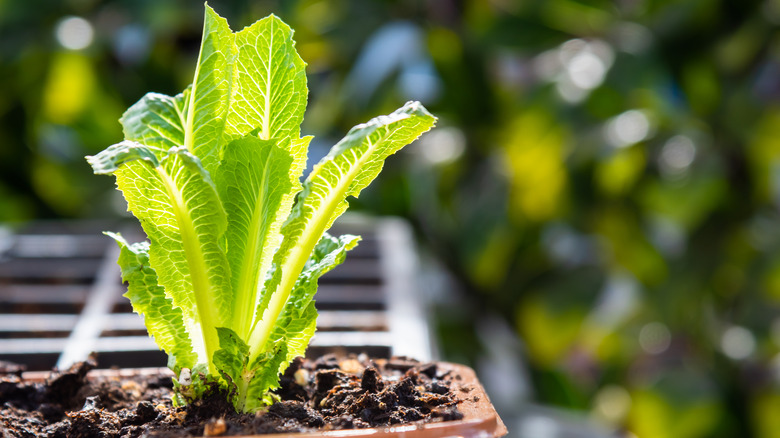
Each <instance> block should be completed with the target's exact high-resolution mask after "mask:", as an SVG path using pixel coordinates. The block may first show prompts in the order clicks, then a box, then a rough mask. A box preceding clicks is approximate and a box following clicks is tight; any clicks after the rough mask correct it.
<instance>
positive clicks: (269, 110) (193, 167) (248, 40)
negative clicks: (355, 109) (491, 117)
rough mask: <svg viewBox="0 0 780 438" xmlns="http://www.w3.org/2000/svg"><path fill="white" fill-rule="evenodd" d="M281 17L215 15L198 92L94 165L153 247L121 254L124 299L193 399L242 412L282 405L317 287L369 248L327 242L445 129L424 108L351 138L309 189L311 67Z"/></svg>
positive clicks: (209, 18)
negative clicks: (388, 164)
mask: <svg viewBox="0 0 780 438" xmlns="http://www.w3.org/2000/svg"><path fill="white" fill-rule="evenodd" d="M292 35H293V31H292V30H291V29H290V28H289V27H288V26H287V25H286V24H285V23H284V22H282V21H281V20H280V19H279V18H277V17H276V16H274V15H271V16H268V17H266V18H264V19H262V20H260V21H258V22H256V23H255V24H253V25H251V26H249V27H246V28H244V29H243V30H241V31H240V32H235V33H234V32H232V31H231V30H230V28H229V26H228V24H227V21H226V20H225V19H223V18H222V17H220V16H219V15H217V14H216V12H214V10H212V9H211V8H210V7H208V5H206V14H205V24H204V31H203V42H202V45H201V49H200V54H199V58H198V64H197V67H196V69H195V77H194V80H193V83H192V85H191V86H189V87H188V88H187V89H186V90H184V92H182V93H181V94H178V95H176V96H173V97H171V96H165V95H161V94H157V93H149V94H147V95H146V96H144V97H143V98H142V99H141V100H140V101H139V102H137V103H136V104H134V105H133V106H131V107H130V108H129V109H128V110H127V111H126V112H125V114H124V115H123V116H122V118H121V123H122V126H123V128H124V135H125V140H124V141H122V142H120V143H118V144H115V145H112V146H110V147H108V148H107V149H106V150H104V151H102V152H100V153H99V154H97V155H95V156H90V157H87V160H88V162H89V163H90V164H91V165H92V168H93V171H94V172H95V173H96V174H113V175H115V176H116V180H117V186H118V188H119V190H121V191H122V193H123V194H124V196H125V199H126V200H127V203H128V208H129V210H130V211H131V212H132V213H133V214H134V215H135V216H136V217H137V218H138V219H139V220H140V222H141V225H142V226H143V229H144V231H145V232H146V235H147V237H148V239H149V243H148V244H147V243H146V242H142V243H136V244H132V245H131V244H128V243H127V242H125V241H124V239H123V238H122V237H121V236H119V235H118V234H113V233H107V234H109V235H110V236H112V237H113V238H114V239H116V240H117V242H118V244H119V245H120V248H121V255H120V258H119V265H120V266H121V268H122V278H123V280H124V281H126V282H128V283H129V287H128V293H127V294H126V296H127V297H128V298H129V299H130V301H131V302H132V304H133V307H134V309H135V311H136V312H138V313H140V314H142V315H143V316H144V320H145V323H146V326H147V329H148V331H149V334H150V335H151V336H153V337H154V339H155V340H156V341H157V344H158V345H159V346H160V348H162V349H164V350H165V351H166V353H167V354H168V356H169V358H170V361H169V366H170V367H171V368H172V369H173V370H174V372H175V373H176V375H177V376H178V380H177V381H176V388H177V391H178V397H179V399H180V401H187V400H192V399H193V398H197V397H198V396H200V395H201V394H202V391H203V390H204V388H206V387H207V385H206V384H207V383H209V382H216V383H217V384H219V385H221V386H222V387H223V388H225V390H226V393H228V394H229V397H230V398H231V401H232V402H233V404H234V406H235V407H236V409H237V410H239V411H245V412H251V411H255V410H257V409H259V408H261V407H262V406H264V405H266V404H267V403H269V402H270V401H271V400H272V397H271V395H270V391H271V390H272V389H274V388H276V387H278V384H279V383H278V379H279V377H278V376H279V373H280V372H282V371H284V369H285V368H286V367H287V366H288V364H289V363H290V361H291V360H292V359H293V358H295V357H296V356H300V355H303V354H304V352H305V350H306V347H307V345H308V343H309V340H310V339H311V337H312V336H313V334H314V330H315V326H316V320H317V310H316V309H315V307H314V301H313V296H314V293H315V292H316V288H317V280H318V279H319V277H320V276H322V275H323V274H325V273H326V272H328V271H329V270H331V269H332V268H333V267H335V266H336V265H338V264H339V263H341V262H343V260H344V258H345V256H346V251H348V250H349V249H351V248H353V247H354V246H355V245H357V243H358V241H359V239H360V238H359V237H357V236H351V235H347V236H341V237H339V238H335V237H331V236H329V235H328V234H327V233H326V231H327V230H328V228H330V226H331V225H332V224H333V221H334V220H336V218H338V217H339V216H340V215H341V214H342V213H343V212H344V211H345V210H346V209H347V206H348V203H347V197H349V196H358V194H359V193H360V191H361V190H362V189H363V188H365V187H366V186H367V185H368V184H369V183H370V182H371V181H372V180H373V179H374V178H375V177H376V176H377V175H378V174H379V172H380V171H381V170H382V165H383V163H384V160H385V159H386V158H387V157H388V156H389V155H391V154H393V153H395V152H396V151H398V150H399V149H400V148H402V147H403V146H405V145H406V144H408V143H411V142H412V141H414V140H415V139H416V138H417V137H419V136H420V135H421V134H422V133H423V132H425V131H427V130H429V129H430V128H431V127H432V126H433V125H434V123H435V121H436V118H435V117H433V116H432V115H431V114H430V113H429V112H428V111H427V110H426V109H425V108H424V107H423V106H422V105H421V104H420V103H419V102H409V103H407V104H406V105H404V106H403V107H402V108H400V109H398V110H397V111H395V112H393V113H392V114H390V115H387V116H380V117H377V118H375V119H372V120H370V121H369V122H368V123H365V124H362V125H358V126H356V127H354V128H353V129H352V130H351V131H350V132H349V133H348V134H347V136H346V137H345V138H344V139H343V140H341V141H340V142H339V143H338V144H336V145H335V146H334V147H333V148H332V149H331V151H330V153H329V154H328V155H327V156H326V157H325V158H323V159H322V160H321V161H320V162H319V164H317V165H316V166H315V167H314V170H313V171H312V173H311V174H310V175H309V176H308V178H307V179H306V181H305V182H304V183H303V184H301V183H300V177H301V174H302V172H303V169H304V167H305V165H306V156H307V149H308V145H309V142H310V140H311V137H301V135H300V134H301V133H300V124H301V122H302V120H303V114H304V111H305V109H306V100H307V93H308V90H307V86H306V74H305V66H306V64H305V63H304V62H303V60H302V59H301V58H300V56H298V53H297V52H296V50H295V43H294V41H293V39H292Z"/></svg>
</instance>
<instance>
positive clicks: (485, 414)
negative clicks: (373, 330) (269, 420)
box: [22, 362, 507, 438]
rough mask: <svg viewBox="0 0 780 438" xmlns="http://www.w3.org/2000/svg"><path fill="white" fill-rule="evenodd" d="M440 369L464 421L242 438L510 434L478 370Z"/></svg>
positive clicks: (102, 374)
mask: <svg viewBox="0 0 780 438" xmlns="http://www.w3.org/2000/svg"><path fill="white" fill-rule="evenodd" d="M437 367H438V368H439V369H440V370H442V371H445V372H446V371H451V372H452V375H453V376H458V377H459V378H458V377H455V378H454V379H453V380H452V390H453V392H454V393H455V394H456V395H457V396H458V397H459V398H460V399H462V402H461V403H460V404H459V405H458V409H459V410H460V411H461V412H462V413H463V419H461V420H457V421H444V422H439V423H428V424H422V425H417V424H413V425H400V426H392V427H383V428H370V429H349V430H333V431H323V432H319V433H297V434H273V435H252V436H251V437H250V436H244V437H239V438H252V437H254V438H261V437H263V438H282V437H290V438H315V437H333V438H336V437H345V438H346V437H368V436H371V437H372V438H391V437H404V438H426V437H431V438H433V437H464V438H468V437H473V438H477V437H479V438H485V437H501V436H504V435H506V434H507V429H506V426H504V423H503V421H501V418H499V416H498V414H497V413H496V410H495V408H493V404H492V403H491V402H490V399H489V398H488V396H487V394H486V393H485V389H484V388H483V387H482V385H481V384H480V383H479V380H478V379H477V376H476V374H475V373H474V370H472V369H471V368H469V367H467V366H464V365H458V364H453V363H449V362H437ZM160 374H167V375H172V374H171V371H170V370H169V369H167V368H134V369H119V370H116V369H113V370H93V371H90V373H89V374H88V377H89V378H90V379H95V380H104V379H105V380H111V379H123V378H131V377H136V376H158V375H160ZM48 376H49V373H48V372H42V371H31V372H26V373H24V374H23V376H22V378H23V379H24V380H27V381H43V380H45V379H46V378H47V377H48Z"/></svg>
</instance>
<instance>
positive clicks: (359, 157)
mask: <svg viewBox="0 0 780 438" xmlns="http://www.w3.org/2000/svg"><path fill="white" fill-rule="evenodd" d="M435 121H436V118H435V117H433V116H432V115H431V114H430V113H429V112H428V111H427V110H426V109H425V107H423V106H422V105H421V104H420V103H419V102H409V103H407V104H406V105H404V106H403V107H402V108H399V109H398V110H396V111H395V112H393V113H392V114H390V115H388V116H380V117H377V118H374V119H372V120H370V121H369V122H368V123H365V124H362V125H358V126H355V127H354V128H352V129H351V130H350V132H349V133H348V134H347V136H346V137H344V139H342V140H341V141H340V142H339V143H338V144H336V145H335V146H333V148H332V149H331V151H330V152H329V153H328V155H327V156H325V158H323V159H322V160H321V161H320V162H319V163H318V164H317V165H316V166H315V167H314V170H313V171H312V173H311V175H309V177H308V178H307V179H306V183H305V184H304V188H303V191H302V192H301V194H300V195H299V199H298V201H297V203H296V204H295V206H294V208H293V211H292V213H291V214H290V217H289V218H288V219H287V221H286V222H285V224H284V226H283V227H282V234H283V235H284V240H283V241H282V245H281V247H280V248H279V250H278V251H277V252H276V255H275V256H274V264H275V265H276V266H277V269H276V271H275V272H274V275H273V277H272V278H271V280H270V281H269V282H268V283H267V285H266V291H265V292H264V293H265V294H268V296H269V297H270V298H269V299H268V305H267V307H262V308H259V309H258V311H259V312H262V316H261V318H260V321H259V322H258V323H257V324H256V325H255V326H254V328H253V330H252V333H251V334H250V338H249V347H250V356H251V357H255V356H256V355H258V354H260V353H262V352H263V351H264V350H265V348H266V344H267V343H268V342H269V340H271V338H270V336H271V333H272V331H273V329H274V325H275V324H276V321H277V319H278V318H279V315H280V314H281V312H282V310H283V308H284V306H285V303H286V302H287V300H288V299H289V297H290V293H291V292H292V290H293V287H294V286H295V283H296V282H297V279H298V276H299V275H300V273H301V271H302V270H303V268H304V265H305V263H306V261H307V260H308V258H309V254H311V253H312V251H313V250H314V246H315V245H316V244H317V242H318V241H319V239H320V237H322V235H323V233H324V232H325V230H327V229H328V228H330V226H331V225H332V224H333V221H335V220H336V218H338V217H339V216H340V215H341V214H342V213H343V212H344V211H345V210H346V209H347V207H348V206H349V204H348V202H347V197H348V196H355V197H357V196H358V195H359V194H360V191H361V190H363V188H365V187H366V186H368V184H369V183H371V181H373V179H374V178H375V177H376V176H377V175H378V174H379V172H380V171H381V170H382V167H383V165H384V160H385V159H386V158H387V157H388V156H390V155H391V154H393V153H395V152H396V151H398V150H399V149H400V148H402V147H403V146H405V145H407V144H409V143H411V142H412V141H414V140H415V139H417V137H419V136H420V135H421V134H422V133H424V132H425V131H427V130H429V129H430V128H431V127H432V126H433V125H434V123H435Z"/></svg>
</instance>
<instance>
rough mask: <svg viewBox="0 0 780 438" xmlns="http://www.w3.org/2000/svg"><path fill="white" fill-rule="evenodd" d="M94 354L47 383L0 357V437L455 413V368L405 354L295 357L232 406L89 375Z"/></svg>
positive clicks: (308, 425) (158, 385)
mask: <svg viewBox="0 0 780 438" xmlns="http://www.w3.org/2000/svg"><path fill="white" fill-rule="evenodd" d="M94 366H95V361H94V359H91V360H88V361H86V362H82V363H78V364H76V365H74V366H73V367H71V368H70V369H69V370H67V371H65V372H53V373H52V375H51V377H50V378H49V379H48V380H47V381H46V382H45V383H40V382H26V381H24V380H23V379H22V378H21V376H22V374H21V371H20V370H19V369H17V368H14V367H11V366H5V367H3V366H0V438H10V437H25V438H26V437H63V438H64V437H77V438H81V437H105V438H109V437H122V438H126V437H127V438H130V437H141V436H144V437H185V436H230V435H253V434H267V433H294V432H314V431H318V430H335V429H355V428H367V427H378V426H379V427H381V426H391V425H396V424H401V423H412V424H415V423H427V422H436V421H448V420H457V419H460V418H461V417H462V414H461V413H460V412H459V411H458V409H457V405H458V398H457V396H456V395H455V394H454V393H453V392H452V391H451V390H450V386H451V382H452V380H453V379H457V378H458V376H453V375H451V373H448V372H441V371H440V370H439V369H437V367H436V365H435V364H433V363H430V364H424V363H420V362H417V361H414V360H410V359H406V358H393V359H390V360H387V361H377V362H374V361H372V360H370V359H368V358H366V357H364V356H362V357H354V356H353V357H349V358H341V359H339V358H337V357H336V356H332V355H329V356H324V357H322V358H319V359H317V360H314V361H309V360H303V359H297V360H295V361H294V362H293V363H292V364H291V366H290V367H289V368H288V369H287V370H286V372H285V373H284V375H283V376H282V378H281V387H280V388H279V389H278V390H277V391H276V393H277V395H278V396H279V399H280V401H278V402H276V403H274V404H273V405H271V406H270V407H269V408H267V409H265V410H263V411H261V412H258V413H257V414H239V413H236V412H235V410H234V409H233V406H232V405H231V404H230V403H229V402H228V401H227V397H226V396H225V394H223V393H221V392H220V391H219V390H217V389H214V390H212V391H210V392H209V394H208V395H207V396H206V397H205V398H203V399H202V400H199V401H197V402H195V403H193V404H190V405H188V406H184V407H174V406H173V404H172V402H171V396H172V393H173V389H172V386H173V385H172V382H171V378H170V377H167V376H153V377H148V376H139V377H135V378H133V379H127V380H119V379H107V380H99V379H87V373H88V372H89V371H90V370H91V369H92V368H94Z"/></svg>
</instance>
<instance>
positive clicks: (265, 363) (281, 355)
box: [243, 342, 288, 412]
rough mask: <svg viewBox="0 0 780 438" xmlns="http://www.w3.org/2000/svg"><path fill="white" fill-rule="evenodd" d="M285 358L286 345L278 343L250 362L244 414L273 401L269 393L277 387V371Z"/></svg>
mask: <svg viewBox="0 0 780 438" xmlns="http://www.w3.org/2000/svg"><path fill="white" fill-rule="evenodd" d="M287 356H288V354H287V345H286V344H285V343H284V342H278V343H276V344H275V345H274V346H273V347H272V348H270V349H269V350H268V351H267V352H265V353H263V354H261V355H259V356H257V357H256V358H255V359H254V360H252V362H251V363H250V364H249V370H251V372H250V375H251V377H250V378H249V382H248V384H247V391H246V400H245V402H244V407H243V411H244V412H254V411H257V410H258V409H260V408H263V407H265V406H268V405H270V404H271V403H272V402H273V401H274V397H273V395H272V394H271V393H270V391H272V390H274V389H276V388H278V387H279V369H280V368H281V367H282V364H283V363H285V361H286V360H287Z"/></svg>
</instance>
